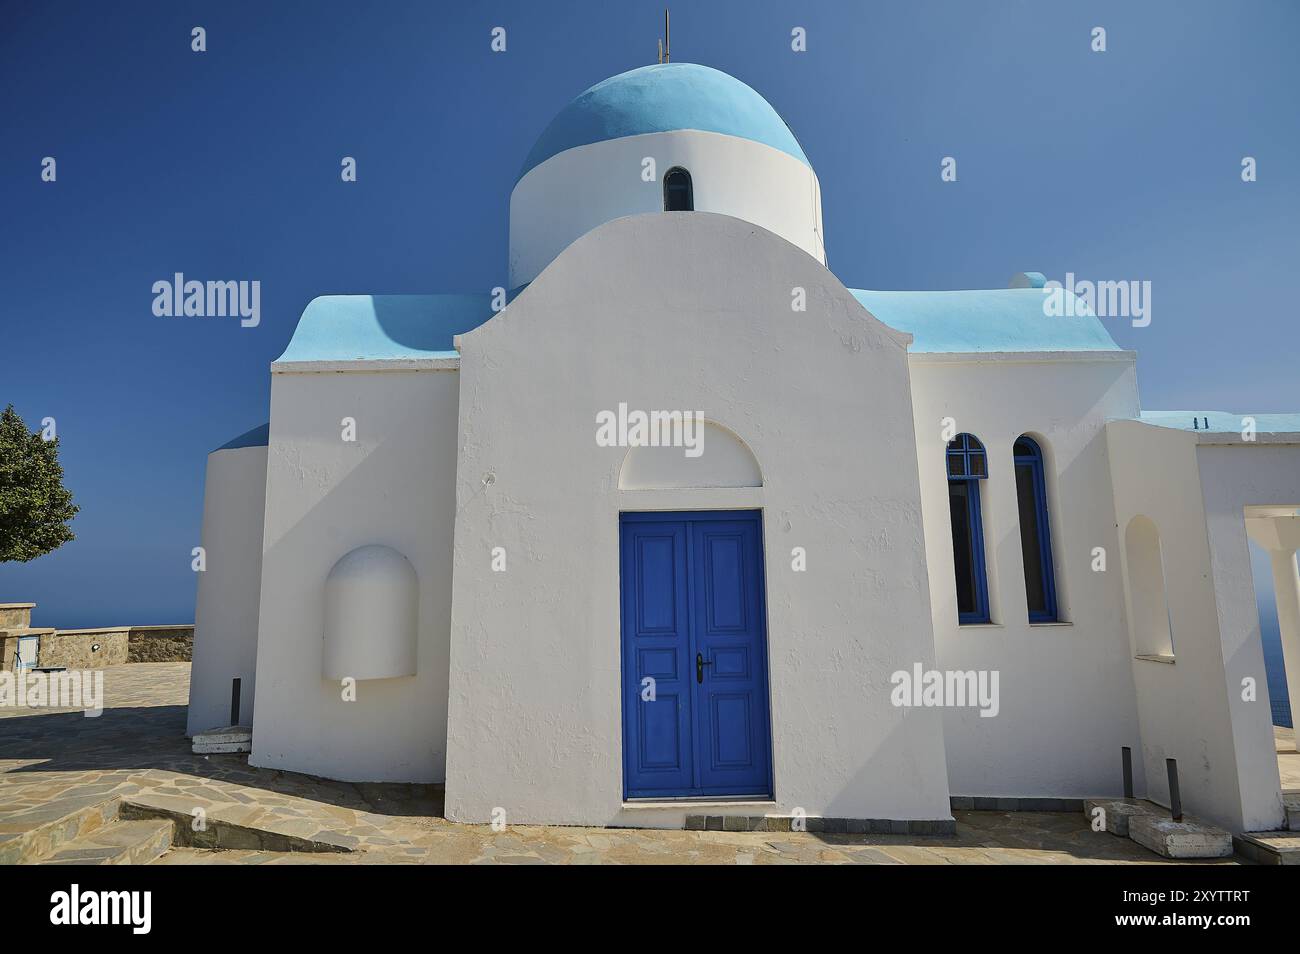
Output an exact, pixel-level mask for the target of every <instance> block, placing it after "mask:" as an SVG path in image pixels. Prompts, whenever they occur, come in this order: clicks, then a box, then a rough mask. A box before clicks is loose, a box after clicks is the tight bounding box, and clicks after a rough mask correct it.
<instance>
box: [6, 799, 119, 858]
mask: <svg viewBox="0 0 1300 954" xmlns="http://www.w3.org/2000/svg"><path fill="white" fill-rule="evenodd" d="M120 805H121V802H120V801H119V800H118V799H117V798H112V797H105V796H104V795H102V794H100V795H95V796H91V797H87V798H80V799H69V800H67V801H55V802H52V803H50V804H47V805H42V806H40V807H38V808H32V809H28V810H27V811H21V812H14V813H12V814H6V815H5V816H4V819H3V823H0V865H30V864H35V863H37V862H38V861H40V860H41V859H42V858H46V857H48V856H50V855H52V854H53V853H54V852H56V851H57V850H58V849H59V848H61V847H62V846H63V845H66V844H68V843H69V842H72V841H75V840H76V839H77V838H80V837H82V836H83V835H88V834H90V833H92V832H95V831H97V830H99V829H101V828H104V827H106V826H108V825H110V824H112V823H113V822H114V821H115V820H116V819H117V814H118V809H119V807H120ZM6 829H9V830H8V831H6Z"/></svg>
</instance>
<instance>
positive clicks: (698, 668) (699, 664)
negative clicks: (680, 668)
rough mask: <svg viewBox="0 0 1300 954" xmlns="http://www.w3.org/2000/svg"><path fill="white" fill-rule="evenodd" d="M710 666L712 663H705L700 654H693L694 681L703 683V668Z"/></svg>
mask: <svg viewBox="0 0 1300 954" xmlns="http://www.w3.org/2000/svg"><path fill="white" fill-rule="evenodd" d="M712 665H713V663H712V662H711V661H709V662H706V661H705V659H704V656H703V655H702V654H701V653H696V654H695V681H696V682H703V681H704V667H705V666H712Z"/></svg>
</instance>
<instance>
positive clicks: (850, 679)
mask: <svg viewBox="0 0 1300 954" xmlns="http://www.w3.org/2000/svg"><path fill="white" fill-rule="evenodd" d="M698 181H699V178H697V182H698ZM752 187H753V186H752V183H750V184H749V188H751V189H752ZM755 191H761V190H755ZM793 286H802V287H804V288H806V290H807V297H808V310H807V312H806V313H796V312H792V310H791V288H792V287H793ZM458 340H459V348H460V351H461V369H460V376H461V401H460V433H459V448H460V449H459V454H460V468H459V473H458V477H457V507H458V516H457V524H456V550H455V582H454V599H453V611H452V656H451V691H450V700H449V737H448V752H447V815H448V817H449V818H451V819H454V820H457V821H467V822H482V821H486V820H488V819H489V818H490V817H491V814H492V811H493V809H494V808H497V807H500V808H502V809H504V810H505V812H506V819H507V820H508V821H509V822H511V823H538V822H550V823H562V824H563V823H569V824H576V823H580V824H638V825H674V824H675V825H680V824H681V823H682V817H683V814H684V810H682V809H659V810H648V809H645V808H624V807H623V804H622V790H623V765H622V728H621V722H622V717H621V713H620V680H619V672H620V620H619V576H618V574H619V570H618V567H619V559H618V545H619V543H618V540H619V528H618V514H619V512H620V510H645V509H670V510H681V509H710V508H761V509H762V510H763V533H764V544H765V550H766V552H765V562H766V573H767V614H768V645H769V660H770V664H769V665H770V674H769V675H770V687H771V722H772V730H773V768H774V773H773V774H774V780H775V801H776V804H775V806H772V807H770V808H764V809H759V810H758V811H757V813H764V812H767V811H774V812H790V811H793V810H794V809H795V808H802V809H804V810H805V811H806V812H808V813H809V814H810V815H825V816H832V817H850V818H896V819H941V818H949V817H950V813H949V802H948V792H949V790H948V783H947V773H946V771H945V763H944V754H943V740H942V731H941V730H942V717H941V716H940V714H939V713H938V711H937V710H934V709H910V710H909V709H900V708H896V707H894V706H893V705H892V704H891V702H890V690H891V688H892V686H891V684H890V682H889V677H890V675H891V674H892V673H893V672H895V671H897V670H910V669H911V667H912V665H913V663H914V662H920V663H922V664H923V665H924V666H925V667H926V668H929V667H931V666H933V661H934V654H933V643H932V636H931V623H930V604H929V581H928V576H927V573H926V567H925V559H924V548H923V540H924V538H923V532H922V525H921V501H920V491H919V488H918V483H917V474H916V468H915V447H914V432H913V427H912V408H911V390H910V387H909V383H908V368H907V362H906V355H905V351H904V342H905V340H906V339H905V336H903V335H900V334H898V333H897V332H893V331H891V330H889V329H887V328H885V327H884V326H882V325H880V324H879V323H878V322H875V321H874V320H873V319H871V318H870V317H869V316H868V315H867V314H866V312H865V311H864V310H863V309H862V307H861V306H860V305H859V304H858V303H857V301H856V300H855V299H854V298H853V297H852V296H851V295H850V294H849V293H848V292H847V291H846V290H845V288H844V287H843V286H842V285H841V284H840V283H839V281H838V280H837V279H836V278H835V277H834V276H833V275H831V274H830V273H829V272H827V271H826V270H825V268H823V267H822V266H821V265H820V264H819V263H818V262H817V261H815V260H814V259H813V258H811V257H809V256H808V255H807V254H805V253H804V252H803V251H801V250H800V249H798V248H795V247H794V246H792V245H790V244H789V243H787V242H785V241H784V240H782V239H781V238H779V237H777V236H776V235H773V234H772V233H770V232H768V231H766V230H764V229H761V228H758V227H756V226H754V225H751V224H749V223H746V222H743V221H740V220H738V219H735V218H731V217H726V216H719V215H709V214H704V213H695V214H691V215H662V214H658V215H641V216H634V217H630V218H623V219H619V220H616V221H613V222H610V223H608V224H606V225H603V226H601V227H600V228H598V229H596V230H595V231H594V232H591V233H590V234H587V235H585V236H584V237H583V238H581V239H579V240H578V241H577V242H575V243H574V244H573V245H572V246H570V247H569V248H568V249H567V250H566V251H565V252H564V253H563V254H562V255H561V256H560V257H559V258H558V259H556V260H555V262H553V263H552V264H551V266H550V267H549V268H548V269H547V270H546V271H545V272H543V273H542V275H541V276H540V277H539V278H538V279H537V280H536V281H535V282H534V283H533V284H532V285H531V286H530V287H529V288H528V289H527V290H526V291H525V292H524V293H523V294H522V295H520V296H519V297H518V298H517V299H516V300H515V301H514V302H512V303H511V305H510V306H509V307H508V308H507V309H506V310H505V311H504V312H502V313H501V314H499V315H497V316H495V317H494V318H493V319H492V320H491V321H489V322H488V323H487V324H485V325H483V326H482V327H480V328H478V329H476V330H475V331H473V332H470V333H469V334H466V335H462V336H460V338H459V339H458ZM620 401H626V402H627V403H628V405H629V407H633V408H642V409H647V410H648V409H683V410H698V411H701V412H703V413H704V415H705V416H706V417H707V418H709V419H710V420H714V421H718V422H720V423H722V424H723V425H725V426H726V427H728V428H730V429H732V430H733V431H734V432H735V433H736V434H738V435H739V436H740V437H741V438H742V439H743V440H744V441H745V442H746V443H747V444H748V446H749V447H750V448H751V449H752V451H753V453H754V455H755V456H756V458H757V460H758V463H759V466H760V467H761V470H762V476H763V486H762V487H761V488H753V487H741V488H712V489H701V490H684V489H677V490H664V491H650V490H636V491H620V490H618V476H619V470H620V467H621V465H622V462H623V459H624V456H625V451H624V449H622V448H618V447H599V446H597V443H596V441H595V420H596V418H595V415H596V413H597V412H598V411H600V410H604V409H613V408H616V407H617V406H618V403H619V402H620ZM706 452H707V451H706ZM497 546H500V547H504V548H505V550H506V553H507V558H508V564H507V566H508V570H507V572H504V573H494V572H492V570H491V551H492V548H493V547H497ZM795 546H801V547H805V548H806V550H807V554H808V569H807V571H806V572H803V573H796V572H792V570H791V549H792V548H793V547H795ZM741 811H742V813H747V814H754V813H756V812H755V810H753V809H750V810H745V809H741Z"/></svg>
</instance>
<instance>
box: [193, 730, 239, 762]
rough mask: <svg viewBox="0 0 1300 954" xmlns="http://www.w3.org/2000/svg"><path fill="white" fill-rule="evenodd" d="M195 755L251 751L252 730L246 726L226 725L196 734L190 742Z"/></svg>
mask: <svg viewBox="0 0 1300 954" xmlns="http://www.w3.org/2000/svg"><path fill="white" fill-rule="evenodd" d="M190 748H191V751H193V752H194V753H195V754H196V755H207V754H209V753H218V752H251V751H253V730H252V728H250V727H249V726H246V725H226V726H222V727H220V728H217V729H208V730H207V731H205V732H196V733H195V734H194V738H193V740H192V742H191V746H190Z"/></svg>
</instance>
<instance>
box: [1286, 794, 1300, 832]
mask: <svg viewBox="0 0 1300 954" xmlns="http://www.w3.org/2000/svg"><path fill="white" fill-rule="evenodd" d="M1282 810H1283V811H1284V812H1285V813H1286V815H1285V817H1284V819H1283V821H1282V827H1283V828H1285V829H1287V831H1300V792H1286V793H1283V795H1282Z"/></svg>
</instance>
